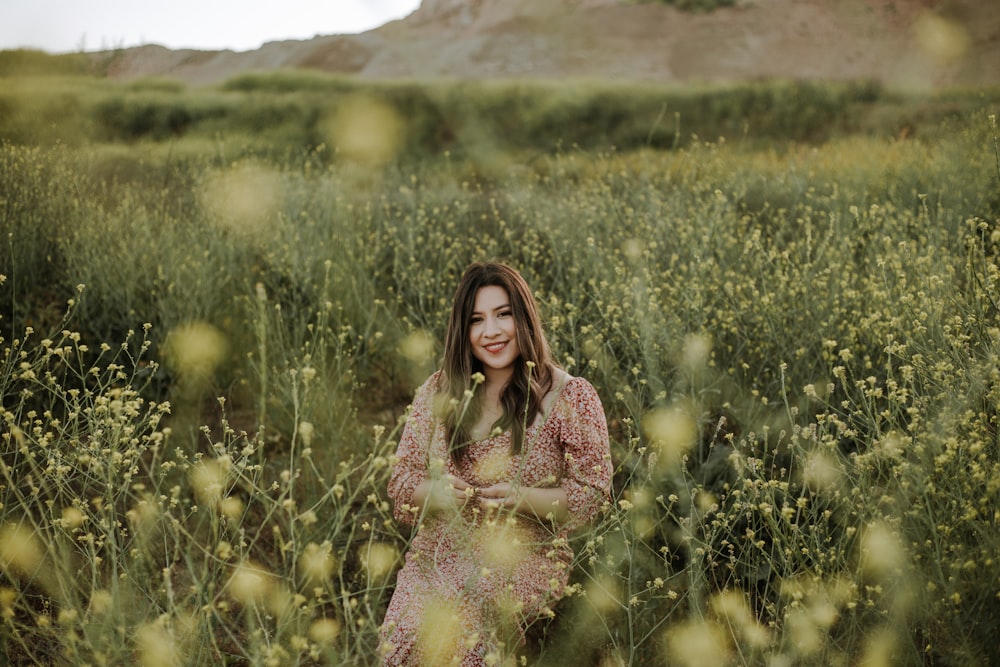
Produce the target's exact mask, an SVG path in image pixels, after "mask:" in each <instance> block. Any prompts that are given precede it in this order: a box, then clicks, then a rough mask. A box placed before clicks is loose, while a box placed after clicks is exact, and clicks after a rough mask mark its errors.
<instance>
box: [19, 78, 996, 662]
mask: <svg viewBox="0 0 1000 667" xmlns="http://www.w3.org/2000/svg"><path fill="white" fill-rule="evenodd" d="M248 85H249V84H248V83H247V82H243V83H240V84H234V86H235V88H237V89H238V88H240V87H243V88H246V86H248ZM254 85H256V84H254ZM324 85H325V84H324ZM769 90H770V91H771V92H768V89H765V91H764V92H760V93H759V95H761V96H763V97H764V98H767V96H769V95H773V94H774V92H773V91H774V90H775V89H769ZM236 92H237V91H236V90H235V89H234V90H229V91H223V92H221V93H220V92H219V91H208V92H205V93H204V95H205V97H203V98H200V99H201V101H202V103H204V104H214V102H213V101H212V100H219V99H223V98H224V97H225V96H226V95H230V94H235V93H236ZM258 92H259V91H258ZM397 92H398V90H397ZM141 94H142V95H144V96H145V95H149V96H152V97H156V96H167V97H170V96H178V95H179V96H185V95H190V96H191V98H192V100H193V99H195V98H198V95H195V94H194V93H189V92H186V91H178V90H174V89H171V88H170V87H169V86H168V87H163V86H151V87H147V88H146V89H145V90H143V91H142V92H141ZM254 94H257V93H254ZM414 94H416V93H414ZM423 94H426V95H430V94H431V93H423ZM747 94H748V95H749V93H747ZM491 99H492V98H491ZM517 99H518V97H517V95H516V94H515V95H514V96H513V97H511V98H508V97H506V96H504V95H501V94H499V93H497V97H496V98H495V99H494V100H493V101H491V102H490V103H489V105H488V106H492V105H501V104H509V105H515V106H516V105H517V104H519V102H518V101H517ZM262 104H263V102H262ZM269 104H275V105H278V103H277V102H273V100H272V101H271V102H269ZM384 104H386V103H385V101H384V98H379V99H374V100H373V99H372V98H371V97H368V98H366V101H365V102H364V104H362V105H361V106H360V107H357V108H360V109H361V110H362V111H363V112H364V113H362V114H361V117H362V118H372V117H375V118H380V119H382V120H383V121H384V122H388V123H389V124H390V126H389V127H388V129H389V130H391V132H381V133H377V136H378V137H380V138H383V139H384V138H385V137H386V136H389V138H390V139H391V141H375V140H372V141H369V142H358V143H354V144H351V143H350V142H348V141H347V140H344V141H343V143H342V144H340V143H337V141H336V139H337V138H338V137H342V136H343V135H341V134H338V133H337V131H330V132H329V133H328V134H327V135H326V136H327V138H328V139H330V140H331V141H332V143H330V144H328V145H317V146H315V147H314V148H313V149H311V150H300V151H299V152H298V153H297V154H296V155H295V157H294V159H290V158H288V157H287V156H288V155H289V153H288V152H287V151H263V152H259V153H258V152H254V151H248V152H239V153H238V154H235V155H234V154H230V153H229V152H228V151H229V148H228V147H227V145H226V144H225V141H222V142H221V144H220V143H213V142H212V141H208V140H205V141H202V140H201V139H198V140H193V139H191V138H190V137H188V138H187V139H185V138H183V137H182V138H180V139H176V140H171V142H168V143H166V144H158V143H153V142H150V141H147V140H145V139H144V140H143V141H140V142H137V143H135V144H132V145H127V144H117V143H110V144H103V145H93V146H82V145H65V144H60V145H45V146H41V147H36V146H26V145H15V144H10V143H8V144H4V145H3V146H2V148H0V166H2V174H3V176H2V178H0V188H2V191H0V202H2V205H0V232H2V238H3V240H4V244H5V246H4V248H3V255H2V256H3V261H2V263H0V267H2V270H0V274H2V275H3V276H4V278H3V280H2V281H0V303H2V304H3V307H2V310H0V313H2V314H3V319H2V320H0V328H2V332H3V334H2V335H3V345H2V347H3V350H4V352H3V356H2V359H0V396H2V406H3V417H2V421H3V427H2V438H3V439H2V456H0V474H2V482H0V531H2V532H0V637H2V642H3V644H4V650H5V654H6V656H7V657H8V659H9V660H10V661H11V662H12V663H13V664H39V663H41V664H123V663H133V662H139V663H142V664H148V665H166V664H219V663H220V662H226V663H231V664H254V665H257V664H267V665H270V664H275V665H283V664H374V663H375V662H376V659H377V655H376V653H377V638H376V630H377V626H378V624H379V622H380V620H381V616H382V613H383V611H384V608H385V604H386V603H387V601H388V597H389V594H390V593H391V589H392V583H393V577H392V575H393V572H394V571H395V569H396V568H398V567H399V565H400V564H401V554H402V553H403V552H404V551H405V548H406V543H407V539H408V537H409V536H408V535H407V534H405V533H403V532H401V530H400V528H399V527H398V526H397V525H396V524H395V523H394V522H393V521H392V520H391V511H390V507H389V504H388V501H387V499H386V495H385V486H386V481H387V479H388V474H389V471H390V469H391V465H392V454H393V452H394V447H395V440H396V438H397V437H398V434H399V428H400V424H401V423H402V422H401V419H402V417H403V416H404V407H405V405H406V403H407V401H408V400H409V398H410V397H411V394H412V391H413V389H414V388H415V387H416V386H417V385H418V384H419V383H420V382H421V381H422V380H423V379H424V378H425V377H426V374H427V373H428V372H430V370H432V369H433V368H434V366H435V362H436V359H437V358H438V355H439V354H440V341H441V340H442V337H443V326H444V322H445V320H446V314H447V311H448V308H449V305H450V299H451V295H452V290H453V289H454V284H455V282H456V280H457V279H458V276H459V275H460V273H461V271H462V270H463V269H464V267H465V266H466V265H467V264H468V262H470V261H473V260H477V259H484V258H489V257H500V258H504V259H507V260H509V261H511V262H513V263H515V264H516V265H518V266H519V267H521V268H522V269H523V271H524V273H525V274H526V277H527V278H528V280H529V282H530V283H531V284H532V285H533V287H534V288H535V289H536V292H537V294H538V296H539V299H540V300H541V302H542V304H543V307H544V312H545V317H546V320H547V324H548V330H549V337H550V340H551V342H552V344H553V347H554V351H555V354H556V357H557V359H558V360H559V361H560V362H561V363H562V364H563V365H565V366H566V367H567V368H568V369H569V370H570V372H572V373H574V374H577V375H582V376H584V377H586V378H588V379H589V380H590V381H591V382H593V384H594V385H595V386H596V387H597V389H598V391H599V393H600V395H601V396H602V399H603V401H604V404H605V408H606V410H607V413H608V417H609V423H610V426H611V432H612V439H613V443H612V445H613V454H614V463H615V488H614V501H613V503H612V504H611V506H609V507H608V508H606V511H605V513H604V514H603V515H602V518H601V519H600V521H599V522H598V524H597V525H595V526H593V527H592V528H591V529H589V530H586V531H583V532H581V533H580V534H578V535H577V536H575V537H574V540H573V544H574V546H575V547H576V549H577V559H576V563H575V564H574V577H573V582H572V583H573V585H572V586H571V589H570V595H569V596H568V597H567V598H566V599H564V600H563V601H562V602H561V603H560V604H559V605H558V607H557V609H556V612H557V614H556V617H555V618H554V619H552V620H545V621H543V622H540V623H538V624H536V625H535V626H533V627H532V628H531V631H530V641H529V643H528V644H527V645H526V646H524V647H522V648H521V649H520V650H521V652H522V654H523V656H524V658H523V660H524V662H530V663H531V664H543V665H547V664H551V665H563V664H570V663H571V662H573V661H575V662H580V663H586V664H601V665H614V664H628V665H653V664H662V663H663V662H664V661H669V662H670V664H681V665H685V664H691V665H695V664H697V665H707V664H716V665H729V664H736V665H757V664H774V665H776V664H871V665H889V664H990V663H992V662H995V661H996V656H997V655H1000V646H998V645H997V639H996V637H995V633H994V632H993V630H994V629H995V628H996V627H997V625H998V623H1000V588H998V584H997V582H998V581H1000V563H998V562H997V557H996V554H997V553H1000V533H998V532H997V530H996V525H997V521H998V518H1000V517H998V514H997V510H996V508H997V507H998V506H1000V483H998V480H1000V451H998V449H997V446H998V445H997V442H998V440H997V436H996V433H997V419H998V415H997V405H1000V395H998V391H1000V383H998V377H1000V376H998V370H997V349H998V345H1000V326H998V321H997V318H998V306H997V296H996V295H997V281H998V278H1000V275H998V265H997V257H998V254H1000V232H998V230H997V224H998V217H1000V195H998V193H1000V164H998V161H1000V158H997V157H996V145H997V137H996V129H995V124H994V125H992V126H991V124H990V122H988V119H987V113H988V112H989V111H991V110H989V109H987V110H986V111H985V112H983V113H980V114H978V115H975V116H971V117H969V118H967V119H963V118H962V116H961V114H959V115H958V116H957V117H956V118H955V119H954V120H951V121H949V122H947V123H944V124H939V125H938V126H935V127H934V128H933V131H927V132H921V133H919V134H918V135H917V138H916V139H915V140H914V139H908V140H898V139H895V138H887V137H873V136H857V137H841V138H835V139H831V140H829V141H825V142H822V143H814V144H809V145H802V144H798V143H794V142H792V143H781V144H774V145H764V144H763V143H762V142H758V141H741V140H739V139H738V138H727V139H723V140H715V139H713V140H712V141H709V142H705V141H704V140H702V139H697V138H694V137H690V135H685V136H686V138H685V139H684V140H683V141H679V142H677V145H676V146H675V147H674V149H673V150H669V151H663V150H656V149H654V148H651V147H647V146H645V144H643V145H642V146H638V147H633V148H631V149H629V150H607V151H604V152H593V151H584V150H581V149H574V148H570V147H569V146H568V145H567V147H566V148H565V149H563V150H554V151H538V152H534V153H531V154H526V153H516V152H515V153H513V154H511V153H509V152H506V151H504V150H501V149H500V148H498V146H497V144H496V143H490V142H487V143H486V144H481V143H478V141H477V142H472V140H471V139H470V145H474V146H475V147H476V150H475V151H473V152H474V153H475V155H472V154H471V153H470V154H466V155H456V154H447V155H445V154H440V155H437V156H433V157H427V158H426V159H422V160H413V159H412V155H411V156H410V158H408V159H406V160H397V159H395V157H394V156H397V155H398V153H399V152H400V151H402V152H404V153H405V152H406V151H408V150H410V149H409V148H407V146H410V145H411V144H410V143H408V142H410V141H411V140H412V139H411V138H410V137H408V135H407V130H406V129H405V127H404V129H400V127H399V126H396V125H394V124H393V123H394V122H395V121H392V118H393V116H392V114H382V112H381V111H380V109H382V110H384V109H385V106H380V105H384ZM484 104H485V103H484ZM720 104H721V103H720ZM181 106H183V105H181ZM390 106H391V105H390ZM612 106H613V104H612ZM765 106H767V105H765ZM602 108H603V107H602ZM227 113H228V112H227ZM552 113H553V114H555V115H558V114H561V113H564V112H563V111H553V112H552ZM595 113H597V112H595ZM767 113H769V112H768V111H766V110H765V111H763V112H762V115H765V116H766V114H767ZM774 113H781V111H780V110H779V111H775V112H774ZM380 114H382V115H380ZM208 115H211V114H208ZM206 117H207V116H206ZM553 117H555V116H553ZM665 117H666V118H669V117H670V114H669V112H668V113H667V115H666V116H665ZM759 117H760V116H759V115H750V116H746V117H745V120H746V121H747V122H748V123H749V124H750V125H751V126H752V125H753V124H754V123H755V122H756V120H755V119H757V118H759ZM348 121H350V119H349V118H348V119H347V120H345V119H344V118H341V119H339V120H335V121H331V122H332V123H333V125H332V127H340V125H339V124H340V123H346V124H347V125H348V126H351V125H350V123H349V122H348ZM199 122H200V121H199ZM354 122H360V121H354ZM682 122H683V121H682ZM741 122H742V121H741ZM287 127H294V128H301V127H304V126H303V125H302V122H300V121H295V122H294V123H292V124H290V125H289V126H287ZM351 127H354V128H357V127H359V126H358V125H353V126H351ZM360 127H365V126H364V125H363V124H362V125H361V126H360ZM649 127H650V126H647V128H646V134H647V135H648V134H649V132H650V130H649ZM382 129H386V127H385V126H382ZM185 131H187V130H185ZM299 131H300V130H299V129H295V130H290V132H292V134H296V133H298V132H299ZM539 132H542V131H541V130H539ZM681 132H685V130H684V129H683V128H682V129H681ZM750 132H752V129H751V130H750ZM168 134H169V133H168ZM542 135H545V136H552V137H554V136H555V135H547V134H546V133H545V132H543V133H542ZM542 135H539V136H542ZM465 136H472V135H465ZM709 136H710V135H709ZM355 138H356V137H355ZM147 139H148V137H147ZM670 141H672V138H671V139H670ZM39 143H42V142H39ZM551 143H552V144H553V145H554V144H555V143H556V142H554V141H553V142H551ZM278 156H285V157H278Z"/></svg>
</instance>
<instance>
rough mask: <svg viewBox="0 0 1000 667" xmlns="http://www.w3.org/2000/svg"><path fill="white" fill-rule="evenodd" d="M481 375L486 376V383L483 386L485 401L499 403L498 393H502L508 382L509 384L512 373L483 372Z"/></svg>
mask: <svg viewBox="0 0 1000 667" xmlns="http://www.w3.org/2000/svg"><path fill="white" fill-rule="evenodd" d="M483 375H485V376H486V382H485V383H484V384H483V390H484V392H483V394H484V396H485V397H486V400H488V401H495V402H498V403H499V402H500V393H501V392H503V388H504V387H506V386H507V383H508V382H510V378H511V377H512V376H513V375H514V371H513V370H503V371H489V372H484V373H483Z"/></svg>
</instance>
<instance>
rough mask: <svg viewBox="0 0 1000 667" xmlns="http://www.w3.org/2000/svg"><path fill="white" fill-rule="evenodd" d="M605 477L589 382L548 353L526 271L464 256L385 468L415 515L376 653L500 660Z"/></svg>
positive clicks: (543, 603) (540, 611)
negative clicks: (438, 359) (441, 347)
mask: <svg viewBox="0 0 1000 667" xmlns="http://www.w3.org/2000/svg"><path fill="white" fill-rule="evenodd" d="M610 479H611V455H610V448H609V443H608V431H607V424H606V422H605V417H604V410H603V407H602V405H601V401H600V399H599V398H598V396H597V392H596V391H594V388H593V387H592V386H591V385H590V383H588V382H587V381H586V380H584V379H582V378H576V377H572V376H570V375H569V374H568V373H566V372H565V371H563V370H562V369H560V368H559V367H558V366H557V365H556V364H555V363H554V362H553V361H552V357H551V353H550V351H549V346H548V343H547V342H546V340H545V335H544V333H543V331H542V325H541V321H540V319H539V316H538V308H537V305H536V303H535V299H534V296H533V295H532V294H531V291H530V289H529V288H528V285H527V283H525V281H524V278H522V277H521V275H520V274H519V273H518V272H517V271H516V270H514V269H512V268H511V267H509V266H506V265H504V264H499V263H484V264H473V265H472V266H470V267H469V268H468V269H467V270H466V272H465V275H464V276H463V277H462V280H461V282H460V284H459V286H458V290H457V292H456V295H455V300H454V303H453V304H452V310H451V316H450V318H449V322H448V331H447V334H446V337H445V351H444V360H443V364H442V368H441V370H439V371H437V372H436V373H434V374H433V375H432V376H431V377H430V378H429V379H428V380H427V381H426V382H425V383H424V384H423V386H421V387H420V389H419V390H418V391H417V394H416V396H415V398H414V401H413V405H412V409H411V412H410V414H409V417H408V419H407V422H406V426H405V427H404V429H403V434H402V437H401V438H400V442H399V447H398V450H397V461H396V465H395V469H394V471H393V474H392V477H391V479H390V481H389V495H390V496H391V497H392V499H393V501H394V503H395V508H394V512H395V516H396V519H397V520H399V521H401V522H404V523H408V524H414V525H416V526H417V527H418V528H417V530H416V532H415V534H414V537H413V539H412V542H411V544H410V549H409V551H408V552H407V554H406V559H405V564H404V566H403V568H402V569H401V570H400V571H399V573H398V575H397V579H396V589H395V592H394V593H393V596H392V600H391V601H390V602H389V608H388V610H387V611H386V617H385V622H384V623H383V625H382V628H381V631H380V638H381V640H382V641H381V651H382V655H383V656H384V661H385V664H386V665H446V664H460V665H463V666H472V665H485V664H502V663H503V662H504V661H506V660H507V659H509V657H510V656H511V655H512V650H513V648H512V647H515V646H517V645H519V644H520V643H521V642H522V641H523V636H524V630H525V628H526V627H527V625H528V624H530V623H531V622H532V621H533V620H534V619H536V618H538V617H540V616H543V615H548V614H551V613H552V612H551V611H550V608H549V607H550V605H551V604H552V603H553V602H554V601H556V600H558V599H559V598H560V597H561V596H562V594H563V590H564V588H565V586H566V582H567V578H568V576H569V565H570V563H571V561H572V557H573V554H572V552H571V550H570V549H569V547H568V545H567V543H566V540H565V539H564V538H565V536H566V535H567V533H568V532H569V531H570V530H571V529H573V528H576V527H579V526H581V525H584V524H586V523H587V522H589V521H590V520H591V519H592V518H593V517H594V516H595V514H597V512H598V511H599V510H600V509H601V508H602V507H603V506H604V505H605V504H606V503H607V502H608V499H609V486H610Z"/></svg>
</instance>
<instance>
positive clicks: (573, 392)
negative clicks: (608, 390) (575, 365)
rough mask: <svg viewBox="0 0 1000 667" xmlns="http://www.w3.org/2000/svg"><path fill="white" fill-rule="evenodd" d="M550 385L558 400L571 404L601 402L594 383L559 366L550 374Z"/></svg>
mask: <svg viewBox="0 0 1000 667" xmlns="http://www.w3.org/2000/svg"><path fill="white" fill-rule="evenodd" d="M552 387H553V390H554V391H557V392H558V397H559V402H560V403H563V404H567V405H571V406H578V405H580V404H593V403H596V404H597V405H600V404H601V399H600V397H599V396H598V394H597V390H596V389H595V388H594V385H592V384H591V383H590V381H588V380H587V379H586V378H583V377H580V376H577V375H571V374H570V373H568V372H567V371H564V370H563V369H561V368H557V369H555V370H554V371H553V374H552Z"/></svg>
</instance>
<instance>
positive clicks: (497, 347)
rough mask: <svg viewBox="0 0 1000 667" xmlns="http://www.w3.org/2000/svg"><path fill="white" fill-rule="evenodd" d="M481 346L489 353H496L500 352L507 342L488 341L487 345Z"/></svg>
mask: <svg viewBox="0 0 1000 667" xmlns="http://www.w3.org/2000/svg"><path fill="white" fill-rule="evenodd" d="M483 347H484V348H485V349H486V351H487V352H489V353H490V354H496V353H498V352H501V351H502V350H503V349H504V348H505V347H507V343H490V344H489V345H484V346H483Z"/></svg>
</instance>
